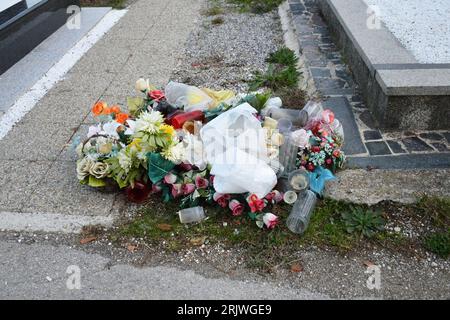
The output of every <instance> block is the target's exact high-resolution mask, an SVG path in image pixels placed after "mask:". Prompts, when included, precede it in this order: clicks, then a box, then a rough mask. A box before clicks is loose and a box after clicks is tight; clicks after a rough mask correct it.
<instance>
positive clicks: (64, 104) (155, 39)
mask: <svg viewBox="0 0 450 320" xmlns="http://www.w3.org/2000/svg"><path fill="white" fill-rule="evenodd" d="M201 3H202V0H194V1H192V0H177V1H164V0H152V1H145V0H140V1H137V2H135V3H134V4H133V5H132V6H131V7H130V8H129V11H128V12H127V14H126V15H125V16H124V17H123V18H122V19H121V20H120V21H119V22H118V23H117V24H116V25H115V26H114V27H113V28H112V29H111V30H110V31H109V32H108V33H107V34H106V35H105V36H104V37H103V38H102V39H101V40H100V41H99V42H98V43H97V44H96V45H95V46H94V47H93V48H92V49H90V50H89V51H88V52H87V54H86V55H85V56H84V57H83V58H82V59H81V60H80V61H79V62H78V63H77V64H76V65H75V66H74V68H73V69H72V70H71V71H70V72H69V73H68V74H67V76H66V78H65V79H64V80H63V81H61V82H60V83H58V84H57V85H56V86H55V87H54V88H53V89H52V90H51V91H50V92H49V93H48V94H47V95H46V96H45V97H44V98H43V99H42V100H41V101H40V102H39V103H38V104H37V105H36V106H35V107H34V108H33V109H32V110H31V111H30V112H29V113H28V114H27V115H26V116H25V117H24V118H23V119H22V120H21V121H20V123H19V124H17V125H16V126H15V127H14V128H13V129H12V130H11V131H10V132H9V133H8V134H7V136H6V137H5V138H3V139H2V140H0V150H2V151H1V153H0V185H1V186H2V192H1V193H0V221H3V222H4V225H3V226H2V225H0V229H1V228H5V227H8V226H9V224H11V223H12V225H13V226H14V225H23V224H29V228H30V229H31V230H32V229H33V228H34V227H35V226H37V228H42V229H46V226H47V227H50V228H52V227H53V226H54V225H55V224H58V225H61V227H64V228H67V229H68V230H74V229H79V228H80V227H81V225H82V224H89V223H96V222H97V223H104V224H108V223H111V221H112V219H113V218H115V217H118V216H119V214H120V212H121V211H122V208H123V205H124V201H123V198H122V195H120V194H115V193H114V194H103V193H98V192H95V191H93V190H91V189H89V188H86V187H84V186H81V185H79V184H78V182H77V179H76V172H75V158H74V156H75V155H74V152H73V151H72V150H71V148H70V146H69V145H70V142H71V139H72V138H73V137H74V136H76V135H80V136H81V135H83V134H84V133H85V132H86V130H87V127H88V124H89V123H92V122H93V118H92V117H91V116H90V115H89V112H90V108H91V106H92V105H93V104H94V103H95V102H96V101H97V100H100V99H101V100H105V101H107V102H108V103H110V104H113V103H119V104H125V103H126V97H127V96H130V95H131V96H133V95H136V93H135V92H134V84H135V82H136V79H138V78H139V77H145V78H149V79H151V81H153V83H154V84H155V85H163V84H165V83H166V82H167V81H168V80H169V76H170V74H171V71H172V70H173V68H174V66H175V65H176V63H177V58H178V57H179V55H180V54H181V53H182V52H183V50H182V49H183V47H184V42H185V41H186V39H187V37H188V35H189V33H190V31H191V30H192V29H193V27H194V26H195V23H196V20H197V18H198V16H199V14H200V5H201ZM36 213H39V214H41V213H42V214H44V215H43V216H42V215H36ZM4 214H7V215H8V219H4ZM73 216H77V218H76V219H72V218H71V217H73ZM11 217H12V218H11ZM22 217H23V218H22ZM5 224H6V225H5ZM64 228H62V229H64Z"/></svg>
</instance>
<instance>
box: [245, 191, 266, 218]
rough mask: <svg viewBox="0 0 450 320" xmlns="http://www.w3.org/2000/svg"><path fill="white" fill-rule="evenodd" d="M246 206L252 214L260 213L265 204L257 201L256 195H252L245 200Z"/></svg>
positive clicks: (260, 200)
mask: <svg viewBox="0 0 450 320" xmlns="http://www.w3.org/2000/svg"><path fill="white" fill-rule="evenodd" d="M247 202H248V205H249V206H250V210H251V211H252V213H255V212H261V211H262V210H263V209H264V208H265V207H266V203H265V202H264V200H262V199H259V198H258V196H257V195H256V194H252V195H250V196H249V197H248V198H247Z"/></svg>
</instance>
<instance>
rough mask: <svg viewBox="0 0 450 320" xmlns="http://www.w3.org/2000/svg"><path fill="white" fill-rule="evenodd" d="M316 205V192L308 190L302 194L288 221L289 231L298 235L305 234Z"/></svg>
mask: <svg viewBox="0 0 450 320" xmlns="http://www.w3.org/2000/svg"><path fill="white" fill-rule="evenodd" d="M316 204H317V196H316V194H315V193H314V192H312V191H311V190H306V191H304V192H302V193H300V194H299V197H298V199H297V201H296V202H295V204H294V207H293V208H292V211H291V214H290V215H289V217H288V218H287V220H286V226H287V227H288V229H289V230H291V231H292V232H293V233H296V234H303V233H305V231H306V229H307V228H308V225H309V221H310V220H311V216H312V214H313V212H314V208H315V207H316Z"/></svg>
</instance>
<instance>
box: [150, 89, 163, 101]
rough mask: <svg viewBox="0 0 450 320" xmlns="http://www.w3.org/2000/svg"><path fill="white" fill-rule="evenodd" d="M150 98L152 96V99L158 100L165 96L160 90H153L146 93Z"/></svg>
mask: <svg viewBox="0 0 450 320" xmlns="http://www.w3.org/2000/svg"><path fill="white" fill-rule="evenodd" d="M148 95H149V96H150V98H152V100H153V101H156V102H160V101H161V100H162V99H164V98H165V97H166V96H165V95H164V92H162V91H161V90H153V91H150V92H149V93H148Z"/></svg>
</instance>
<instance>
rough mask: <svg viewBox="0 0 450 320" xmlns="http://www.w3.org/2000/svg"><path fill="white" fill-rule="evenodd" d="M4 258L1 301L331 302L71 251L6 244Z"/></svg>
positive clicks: (0, 247) (1, 247)
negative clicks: (75, 278) (216, 300)
mask: <svg viewBox="0 0 450 320" xmlns="http://www.w3.org/2000/svg"><path fill="white" fill-rule="evenodd" d="M11 252H14V253H15V254H14V255H11V254H10V253H11ZM0 258H1V259H0V260H1V262H0V266H1V268H0V281H1V282H0V299H102V300H103V299H107V300H108V299H176V300H178V299H182V300H185V299H188V300H197V299H200V300H203V299H233V300H245V299H280V300H283V299H327V296H325V295H322V294H318V293H313V292H310V291H308V290H306V289H300V288H299V289H292V288H288V287H282V286H274V285H273V284H270V283H266V282H255V281H237V280H231V279H226V278H206V277H204V276H202V275H199V274H197V273H194V272H193V271H188V270H181V269H175V268H171V267H165V266H159V267H145V268H136V267H133V266H130V265H127V264H117V265H114V266H111V265H110V260H109V259H107V258H104V257H102V256H100V255H98V254H88V253H85V252H83V251H78V250H74V249H72V248H70V247H67V246H59V247H54V246H50V245H23V244H17V243H10V242H0ZM49 262H51V263H49ZM71 266H72V267H71ZM12 270H14V271H13V272H12ZM68 270H69V272H70V273H67V271H68ZM74 270H75V271H76V272H78V270H79V273H77V274H79V276H80V278H79V279H80V281H79V284H80V289H76V288H75V286H74V285H75V284H76V282H75V280H73V279H74V278H73V277H71V275H72V276H73V272H74ZM69 278H70V279H72V280H69ZM68 280H69V287H67V282H68ZM71 285H73V286H71Z"/></svg>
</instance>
